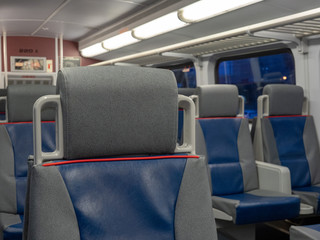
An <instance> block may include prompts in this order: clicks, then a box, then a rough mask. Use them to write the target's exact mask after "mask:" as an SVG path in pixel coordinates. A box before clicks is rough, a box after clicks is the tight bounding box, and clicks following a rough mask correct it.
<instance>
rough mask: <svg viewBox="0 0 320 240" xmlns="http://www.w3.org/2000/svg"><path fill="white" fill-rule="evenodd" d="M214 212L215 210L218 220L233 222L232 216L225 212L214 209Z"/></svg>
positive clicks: (214, 214)
mask: <svg viewBox="0 0 320 240" xmlns="http://www.w3.org/2000/svg"><path fill="white" fill-rule="evenodd" d="M212 210H213V216H214V217H215V218H216V219H221V220H226V221H232V219H233V218H232V216H230V215H228V214H226V213H225V212H222V211H221V210H219V209H216V208H212Z"/></svg>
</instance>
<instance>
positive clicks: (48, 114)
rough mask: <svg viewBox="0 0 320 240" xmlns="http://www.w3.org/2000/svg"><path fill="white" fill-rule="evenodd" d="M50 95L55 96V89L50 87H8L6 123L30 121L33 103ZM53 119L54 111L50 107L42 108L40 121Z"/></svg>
mask: <svg viewBox="0 0 320 240" xmlns="http://www.w3.org/2000/svg"><path fill="white" fill-rule="evenodd" d="M52 94H56V87H55V86H52V85H30V84H28V85H9V86H8V93H7V107H8V113H7V114H8V121H9V122H28V121H32V118H33V104H34V102H35V101H36V100H37V99H38V98H40V97H42V96H44V95H52ZM54 118H55V112H54V110H53V109H51V108H50V107H49V108H48V109H46V108H44V110H43V112H42V120H54Z"/></svg>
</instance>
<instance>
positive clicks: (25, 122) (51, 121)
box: [0, 121, 55, 125]
mask: <svg viewBox="0 0 320 240" xmlns="http://www.w3.org/2000/svg"><path fill="white" fill-rule="evenodd" d="M54 122H55V121H42V122H41V123H54ZM22 123H32V122H6V123H0V125H7V124H22Z"/></svg>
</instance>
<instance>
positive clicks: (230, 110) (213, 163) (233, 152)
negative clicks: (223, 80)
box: [196, 85, 258, 195]
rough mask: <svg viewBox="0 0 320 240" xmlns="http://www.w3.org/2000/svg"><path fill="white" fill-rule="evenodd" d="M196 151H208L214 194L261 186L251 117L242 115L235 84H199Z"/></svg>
mask: <svg viewBox="0 0 320 240" xmlns="http://www.w3.org/2000/svg"><path fill="white" fill-rule="evenodd" d="M198 95H199V118H198V119H197V121H196V153H197V154H199V155H205V156H206V158H207V161H208V164H209V168H210V173H211V184H212V195H226V194H235V193H243V192H246V191H250V190H253V189H256V188H258V178H257V170H256V167H255V162H254V157H253V150H252V143H251V138H250V133H249V127H248V120H247V119H245V118H243V115H242V116H239V115H238V113H239V112H243V111H240V110H239V106H241V109H242V104H239V99H242V98H239V96H238V89H237V87H236V86H235V85H206V86H200V87H199V92H198ZM241 102H242V101H241Z"/></svg>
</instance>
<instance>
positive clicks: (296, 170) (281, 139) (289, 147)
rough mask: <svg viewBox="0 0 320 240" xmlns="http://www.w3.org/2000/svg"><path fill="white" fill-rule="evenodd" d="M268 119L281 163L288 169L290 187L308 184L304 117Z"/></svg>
mask: <svg viewBox="0 0 320 240" xmlns="http://www.w3.org/2000/svg"><path fill="white" fill-rule="evenodd" d="M269 120H270V123H271V125H272V129H273V133H274V138H275V140H276V144H277V150H278V154H279V159H280V161H281V164H282V165H283V166H286V167H288V168H289V170H290V174H291V184H292V187H293V188H296V187H305V186H310V184H311V177H310V170H309V164H308V160H307V158H306V153H305V149H304V143H303V132H304V126H305V122H306V117H305V116H299V117H270V118H269Z"/></svg>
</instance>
